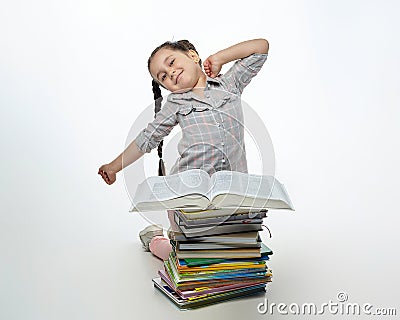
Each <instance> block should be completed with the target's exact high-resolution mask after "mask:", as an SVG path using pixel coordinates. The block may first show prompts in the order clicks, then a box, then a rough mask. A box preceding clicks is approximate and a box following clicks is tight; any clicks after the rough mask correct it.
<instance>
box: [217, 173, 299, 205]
mask: <svg viewBox="0 0 400 320" xmlns="http://www.w3.org/2000/svg"><path fill="white" fill-rule="evenodd" d="M211 185H212V193H211V199H214V198H215V197H217V196H218V195H223V194H233V195H239V196H242V197H243V199H244V198H253V199H265V200H268V201H282V202H284V203H286V204H287V206H288V207H289V208H292V207H293V206H292V204H291V201H290V199H289V196H288V195H287V192H286V190H285V188H284V187H283V185H282V184H281V183H280V182H279V181H278V180H277V179H276V178H275V177H273V176H261V175H254V174H247V173H242V172H236V171H218V172H216V173H214V174H213V175H212V177H211ZM236 201H237V200H236Z"/></svg>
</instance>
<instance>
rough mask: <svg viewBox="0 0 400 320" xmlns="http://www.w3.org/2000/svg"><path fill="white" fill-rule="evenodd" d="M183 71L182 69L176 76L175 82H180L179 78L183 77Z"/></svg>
mask: <svg viewBox="0 0 400 320" xmlns="http://www.w3.org/2000/svg"><path fill="white" fill-rule="evenodd" d="M182 72H183V70H182V71H181V73H179V74H178V75H177V76H176V79H175V84H178V80H179V79H180V78H181V74H182Z"/></svg>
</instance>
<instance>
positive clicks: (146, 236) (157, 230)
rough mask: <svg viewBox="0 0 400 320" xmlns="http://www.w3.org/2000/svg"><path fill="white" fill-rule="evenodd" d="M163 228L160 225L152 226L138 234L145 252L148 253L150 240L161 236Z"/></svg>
mask: <svg viewBox="0 0 400 320" xmlns="http://www.w3.org/2000/svg"><path fill="white" fill-rule="evenodd" d="M163 235H164V233H163V228H162V226H161V225H160V224H152V225H149V226H147V227H146V228H144V229H143V230H142V231H140V232H139V238H140V241H142V244H143V247H144V248H145V249H146V251H150V248H149V244H150V241H151V239H153V238H154V237H155V236H163Z"/></svg>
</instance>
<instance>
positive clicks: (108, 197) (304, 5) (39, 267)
mask: <svg viewBox="0 0 400 320" xmlns="http://www.w3.org/2000/svg"><path fill="white" fill-rule="evenodd" d="M399 9H400V5H399V4H398V2H397V1H365V0H364V1H355V0H353V1H253V2H243V1H240V2H239V1H238V2H236V1H227V0H226V1H209V2H189V1H159V2H155V1H142V2H140V4H139V3H134V2H132V1H127V0H123V1H122V0H114V1H106V0H102V1H87V0H82V1H68V2H55V1H45V0H40V1H35V2H32V1H25V0H21V1H18V0H17V1H12V2H7V3H6V2H5V1H2V4H1V5H0V106H1V120H0V121H1V126H0V128H1V129H0V130H1V135H0V141H1V169H2V170H1V198H2V200H1V215H0V228H1V230H0V250H1V251H0V252H1V256H0V259H1V261H0V318H1V319H7V320H8V319H18V320H19V319H24V320H25V319H41V320H44V319H86V320H87V319H96V320H99V319H139V316H142V317H143V318H144V319H157V318H158V319H183V318H185V319H206V318H207V319H217V318H222V317H224V318H229V319H241V318H242V319H244V318H246V319H266V318H267V317H268V318H270V319H272V318H283V319H290V318H293V319H300V318H301V317H299V316H279V315H273V316H270V315H268V316H267V315H259V314H258V313H257V305H258V303H260V302H262V301H263V298H259V297H258V298H252V299H246V300H239V301H236V302H227V303H223V304H218V305H215V306H210V307H207V308H203V309H200V310H197V311H188V312H180V311H178V310H177V309H176V308H175V307H174V306H173V305H172V304H171V303H170V302H169V301H168V300H167V299H166V298H165V297H164V296H162V295H161V294H159V293H158V292H157V291H155V289H154V288H153V287H152V283H151V278H152V277H153V276H155V275H156V271H157V269H158V268H160V267H161V263H160V261H158V260H157V259H156V258H154V257H152V256H151V255H150V254H148V253H145V252H143V250H142V248H141V245H140V242H139V239H138V232H139V231H140V230H141V229H142V228H143V227H144V226H146V225H147V222H146V221H145V220H144V219H143V218H142V217H141V216H140V215H138V214H132V213H129V212H128V209H129V207H130V201H129V197H128V195H127V193H126V191H125V187H124V179H123V178H122V176H121V175H120V177H119V179H118V181H117V182H116V183H115V184H114V185H113V186H107V185H106V184H105V183H103V182H102V181H101V180H100V176H98V175H97V169H98V167H99V166H100V165H101V164H103V163H106V162H108V161H111V160H112V159H114V158H115V157H116V156H117V155H118V154H119V153H120V152H121V151H122V150H123V147H124V145H125V139H126V137H127V135H128V132H129V130H130V127H131V125H132V124H133V123H134V121H135V119H136V117H137V116H138V115H139V114H140V113H141V112H142V111H143V110H144V109H145V108H146V107H147V106H148V105H149V104H150V103H151V102H152V92H151V86H150V76H149V74H148V72H147V58H148V56H149V54H150V52H151V51H152V50H153V49H154V48H155V47H156V46H157V45H159V44H161V43H162V42H164V41H166V40H172V39H174V40H178V39H185V38H187V39H189V40H190V41H192V42H193V43H194V44H195V45H196V47H197V49H198V51H199V53H200V56H201V57H202V58H203V60H204V59H205V58H206V57H207V56H208V55H209V54H212V53H214V52H215V51H217V50H220V49H223V48H225V47H227V46H230V45H232V44H235V43H237V42H240V41H243V40H247V39H252V38H258V37H263V38H266V39H268V41H269V42H270V51H269V57H268V61H267V62H266V64H265V65H264V67H263V69H262V70H261V72H260V73H259V75H258V76H257V77H256V78H255V79H254V80H253V81H252V83H251V84H250V85H249V87H248V88H247V89H246V91H245V93H244V94H243V99H244V100H245V101H246V102H248V103H249V104H250V105H251V106H252V107H253V108H254V109H255V110H256V112H257V113H258V115H259V116H260V117H261V118H262V119H263V120H264V123H265V126H266V127H267V129H268V131H269V134H270V136H271V139H272V142H273V145H274V149H275V157H276V176H277V177H278V179H279V180H280V181H282V182H283V183H284V184H285V185H286V187H287V190H288V192H289V194H290V196H291V198H292V201H293V203H294V205H295V207H296V212H295V213H290V212H271V213H270V215H269V217H268V218H267V219H266V223H267V225H268V226H269V228H270V229H271V231H272V234H273V238H272V239H268V237H267V234H266V233H264V234H263V238H264V239H265V240H266V243H267V244H268V245H269V246H270V247H271V248H272V249H273V250H274V255H273V256H272V258H271V263H270V266H271V268H272V269H273V272H274V279H273V282H272V284H271V285H270V286H269V289H268V292H267V294H266V296H265V297H266V298H268V299H269V301H270V302H274V303H281V302H282V303H286V304H290V303H298V304H301V303H304V302H309V303H312V302H313V303H316V304H322V303H324V302H326V303H328V302H329V300H333V301H337V300H336V295H337V293H338V292H339V291H345V292H346V293H347V294H348V296H349V302H353V303H355V302H358V303H366V302H369V303H371V304H373V305H374V307H397V308H398V310H397V312H398V313H400V309H399V303H398V297H399V295H400V292H399V288H400V277H399V267H400V265H399V260H400V259H399V257H398V244H399V240H400V239H399V231H398V228H399V222H400V220H399V210H398V208H397V207H398V203H397V201H396V200H397V199H398V191H399V178H400V177H399V169H398V163H399V160H400V159H399V152H398V149H399V142H398V141H399V138H398V137H399V135H400V130H399V114H400V112H399V105H400V94H399V90H398V87H399V72H400V68H399V66H400V63H399V57H400V44H399V41H398V31H399V28H400V23H399V19H398V15H399ZM223 70H225V69H223ZM150 120H151V119H149V121H150ZM140 129H141V128H138V129H137V130H140ZM248 157H249V158H250V159H254V157H256V155H255V154H252V153H251V152H250V154H249V155H248ZM149 159H150V158H149ZM145 161H146V160H145ZM252 161H253V160H252ZM149 163H150V164H149V165H150V167H155V163H154V162H153V161H152V160H151V161H150V162H149ZM146 165H147V163H146ZM133 166H137V170H143V168H142V167H140V166H139V164H134V165H133ZM146 170H147V169H146ZM256 170H257V166H256V165H254V166H253V165H252V167H251V168H250V171H253V172H255V171H256ZM154 174H155V173H154ZM138 182H140V181H138ZM336 317H340V316H338V315H336V316H332V318H336ZM311 318H312V317H311ZM324 318H330V317H329V316H327V315H326V316H324ZM361 318H364V317H362V316H359V317H357V319H361ZM365 318H371V317H365ZM387 318H390V317H387ZM392 318H394V317H392Z"/></svg>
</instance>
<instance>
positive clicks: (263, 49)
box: [259, 39, 269, 53]
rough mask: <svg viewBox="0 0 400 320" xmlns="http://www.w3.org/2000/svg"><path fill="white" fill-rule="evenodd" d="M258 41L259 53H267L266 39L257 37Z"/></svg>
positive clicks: (267, 43) (267, 44)
mask: <svg viewBox="0 0 400 320" xmlns="http://www.w3.org/2000/svg"><path fill="white" fill-rule="evenodd" d="M259 42H260V53H268V50H269V42H268V40H267V39H259Z"/></svg>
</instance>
